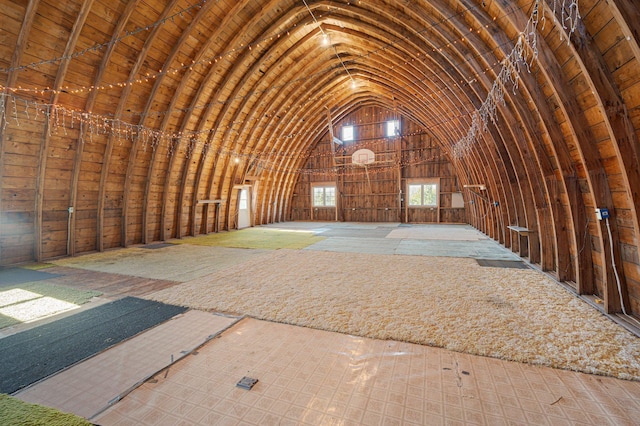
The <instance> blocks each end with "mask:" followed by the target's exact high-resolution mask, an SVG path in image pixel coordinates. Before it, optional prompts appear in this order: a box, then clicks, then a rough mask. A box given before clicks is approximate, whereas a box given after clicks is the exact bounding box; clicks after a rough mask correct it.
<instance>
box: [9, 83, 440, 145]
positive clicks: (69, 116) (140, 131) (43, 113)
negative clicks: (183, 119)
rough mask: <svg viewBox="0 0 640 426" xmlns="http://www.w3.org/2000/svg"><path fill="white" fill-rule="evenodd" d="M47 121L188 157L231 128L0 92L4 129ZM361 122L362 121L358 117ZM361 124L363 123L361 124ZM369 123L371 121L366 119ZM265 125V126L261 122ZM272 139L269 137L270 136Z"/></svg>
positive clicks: (59, 128)
mask: <svg viewBox="0 0 640 426" xmlns="http://www.w3.org/2000/svg"><path fill="white" fill-rule="evenodd" d="M389 114H390V113H389V111H386V112H385V111H381V112H380V115H381V116H388V115H389ZM43 120H46V121H49V122H50V126H48V132H49V134H60V133H61V132H62V133H64V135H68V133H69V132H71V131H78V130H81V129H86V130H87V133H88V136H89V138H88V139H87V140H82V141H81V142H82V143H93V142H94V136H113V137H115V138H116V139H117V140H119V141H120V143H121V144H122V143H124V142H125V141H127V142H133V141H134V140H135V139H137V138H139V139H140V140H141V141H142V149H143V151H146V150H147V149H152V150H155V149H158V148H159V147H165V148H166V150H167V153H168V155H173V154H175V153H176V152H177V147H178V146H180V145H181V144H182V143H183V142H186V143H185V145H186V147H185V156H187V158H189V157H190V156H191V155H193V154H194V152H197V151H198V150H207V149H209V147H208V146H209V145H210V143H207V142H205V140H206V139H207V138H201V136H202V135H203V134H207V135H214V136H215V135H216V134H218V133H222V132H224V131H227V130H229V129H230V128H232V125H229V126H221V127H218V128H214V129H210V130H206V131H203V132H192V133H189V132H174V133H170V132H161V131H158V130H155V129H153V128H150V127H145V126H143V125H136V124H131V123H127V122H124V121H122V120H118V119H113V118H109V117H105V116H99V115H96V114H89V113H86V112H83V111H79V110H70V109H67V108H65V107H63V106H60V105H56V104H45V103H39V102H36V101H33V100H30V99H23V98H19V97H17V96H15V95H13V94H7V93H4V92H0V123H2V126H3V129H6V127H7V125H8V124H13V125H15V126H18V127H19V126H20V125H21V121H28V122H31V123H32V122H34V121H43ZM361 123H364V122H363V121H361ZM362 125H364V124H362ZM369 125H373V123H369ZM265 127H266V126H265ZM315 133H317V132H316V131H314V130H307V131H301V132H297V133H295V134H294V133H292V134H287V135H282V136H280V137H279V139H291V138H293V137H295V136H308V135H313V134H315ZM426 134H429V133H428V132H427V130H424V129H420V130H417V131H415V132H411V133H407V134H404V135H403V136H404V137H413V136H419V135H426ZM270 139H273V138H270ZM383 142H387V138H372V139H368V140H360V141H357V142H356V143H355V144H349V148H350V149H351V148H352V147H353V148H354V149H359V148H367V147H371V146H375V145H379V144H380V143H383ZM216 152H217V154H219V155H228V156H233V157H236V158H243V157H248V156H250V155H257V156H259V157H261V156H268V157H270V158H271V157H290V156H291V154H287V153H283V152H277V153H272V152H270V151H265V152H255V151H254V152H253V153H252V154H243V153H241V152H235V151H229V150H225V149H222V148H221V149H219V150H218V151H216ZM295 155H296V156H300V155H303V156H306V157H310V158H313V157H314V156H322V155H324V154H317V153H315V151H314V149H306V150H300V151H296V154H295Z"/></svg>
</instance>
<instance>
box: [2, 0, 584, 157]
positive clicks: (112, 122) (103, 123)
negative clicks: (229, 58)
mask: <svg viewBox="0 0 640 426" xmlns="http://www.w3.org/2000/svg"><path fill="white" fill-rule="evenodd" d="M559 1H560V0H554V11H555V10H556V3H558V2H559ZM567 1H568V0H562V7H561V20H562V23H563V27H565V28H568V29H569V32H570V34H571V32H572V31H574V30H575V27H576V25H577V19H578V18H579V11H578V7H577V2H571V4H570V5H569V6H568V7H567V6H566V5H565V3H567ZM202 3H204V2H202ZM305 3H306V2H305ZM535 3H536V8H534V13H536V16H537V12H535V10H536V9H537V5H538V0H536V2H535ZM574 3H575V6H574ZM197 5H198V4H197ZM197 5H194V6H193V7H195V6H197ZM567 11H570V12H571V13H569V12H567ZM460 13H463V12H460ZM511 13H512V12H511ZM458 14H459V13H458ZM179 15H180V12H179V13H177V14H175V15H172V16H173V17H175V16H179ZM456 15H457V14H456ZM454 16H455V15H454ZM452 18H453V16H452V17H449V18H446V19H443V20H441V21H440V23H442V22H446V21H447V20H449V19H452ZM167 19H170V18H167ZM495 19H496V18H494V20H495ZM543 19H544V17H543ZM554 19H556V18H555V15H554ZM159 22H161V23H164V21H159ZM567 23H568V25H567ZM435 25H439V23H435V24H433V25H432V27H433V26H435ZM535 25H537V21H536V23H535ZM424 31H425V30H422V31H420V33H422V32H424ZM472 32H473V31H472ZM130 33H131V32H130ZM287 33H288V31H287ZM524 34H525V39H527V40H529V41H528V42H527V43H526V44H527V45H531V46H537V44H536V38H535V37H536V34H535V26H534V31H533V32H532V33H531V34H532V36H531V37H529V35H530V33H529V32H525V33H524ZM463 39H464V37H463ZM398 40H400V38H398ZM398 40H396V41H392V42H391V43H389V45H393V44H394V43H397V42H398ZM521 41H522V37H521V38H520V39H519V42H521ZM454 43H455V42H454ZM449 44H450V43H449ZM520 48H521V50H522V51H524V49H523V48H522V43H520ZM236 50H237V49H234V50H233V51H236ZM434 50H435V48H434ZM514 50H515V49H514ZM534 52H536V53H537V50H534ZM367 55H371V52H368V53H366V54H365V55H362V56H361V57H366V56H367ZM185 67H186V66H185ZM336 68H339V67H338V66H334V67H333V70H335V69H336ZM503 68H504V66H503ZM509 69H511V70H512V69H513V67H511V68H509ZM487 70H488V69H487ZM167 72H169V70H166V71H165V72H164V73H167ZM323 72H326V71H323ZM485 72H486V71H485ZM503 75H505V73H503ZM511 75H513V74H511ZM149 78H155V76H153V75H148V76H147V77H145V79H144V80H145V81H148V79H149ZM303 80H305V78H300V79H297V80H296V81H303ZM471 82H473V80H471ZM516 83H517V81H516ZM120 84H122V83H120ZM286 84H291V83H286ZM468 84H470V82H469V83H468ZM116 85H118V83H116ZM112 86H113V85H112V84H110V85H109V87H112ZM495 86H496V84H495V83H494V87H495ZM282 87H284V85H281V86H279V87H277V88H275V87H274V88H267V89H265V90H261V91H256V92H255V93H264V92H266V91H268V90H276V89H280V88H282ZM0 88H2V92H1V93H0V94H1V95H2V99H1V105H0V114H1V115H2V116H4V117H5V118H7V115H8V114H10V115H11V117H9V120H12V121H13V122H15V123H16V125H19V119H18V114H17V105H18V103H21V104H23V105H24V112H25V113H26V115H27V116H29V109H30V107H34V109H35V112H36V116H37V115H38V114H39V113H40V114H44V115H46V114H50V113H53V114H55V116H56V117H58V118H60V117H61V118H62V121H63V122H64V121H65V119H69V122H70V123H71V126H72V128H73V124H74V122H75V123H83V124H85V125H87V126H85V128H88V129H89V130H90V131H94V130H95V131H97V132H101V134H107V133H108V132H113V134H114V135H115V136H116V137H117V138H119V139H123V138H124V139H130V138H131V137H133V135H139V136H140V137H141V138H142V139H143V141H145V144H144V147H145V148H146V147H147V142H148V143H149V145H151V146H153V147H154V148H155V147H156V146H157V145H158V144H160V143H162V142H163V141H172V142H171V146H173V144H174V143H175V141H179V140H181V139H188V140H190V139H192V138H193V137H197V136H199V135H202V134H212V133H214V134H215V133H216V132H218V131H222V130H224V129H225V128H224V127H223V128H216V129H209V130H204V131H200V132H184V133H183V132H179V133H177V134H176V133H165V132H160V131H157V130H155V129H151V128H148V127H144V126H140V125H136V124H131V123H126V122H124V121H122V120H119V119H113V118H110V117H112V116H113V115H111V116H109V115H107V116H100V115H96V114H92V113H87V112H82V111H76V110H72V109H68V108H65V107H62V106H60V105H52V104H46V103H38V102H35V101H29V100H26V99H19V98H17V97H15V96H14V95H9V94H8V93H9V92H12V93H15V91H17V90H28V89H22V88H18V89H15V88H7V87H4V86H0ZM98 88H104V86H101V87H94V88H93V89H98ZM42 90H44V89H42ZM46 90H50V89H46ZM443 90H444V89H440V90H437V91H434V92H433V93H441V92H442V91H443ZM492 90H493V88H492ZM495 90H496V91H497V90H498V89H497V88H496V89H495ZM250 95H251V94H248V95H247V96H250ZM327 96H328V95H323V96H322V97H321V99H324V98H326V97H327ZM491 99H493V98H491ZM316 100H317V99H316ZM310 101H311V100H310ZM226 102H229V100H227V101H224V102H222V101H221V102H220V103H221V104H223V103H226ZM9 104H11V105H12V106H13V109H12V112H10V111H7V105H9ZM300 106H301V105H300ZM202 107H203V106H197V107H194V109H195V108H202ZM290 108H292V107H290ZM290 108H289V109H290ZM187 110H189V109H181V110H179V111H183V112H184V111H187ZM488 111H491V109H488ZM156 114H160V113H156ZM465 115H468V113H466V114H462V115H460V117H463V116H465ZM476 116H477V111H476V112H475V113H474V117H476ZM253 120H257V118H254V119H253ZM448 121H451V120H445V121H442V122H441V123H445V122H448ZM7 122H8V120H7V119H5V120H4V121H3V123H4V126H6V124H7ZM245 122H246V121H236V122H233V123H231V124H229V125H228V126H226V129H229V128H232V126H233V125H241V124H243V123H245ZM62 128H63V129H66V127H65V126H62ZM64 131H65V132H66V130H64ZM476 132H477V130H476ZM305 133H306V132H298V133H292V134H288V135H282V136H280V137H282V138H292V137H295V136H299V135H302V134H305ZM90 136H92V135H90ZM202 146H205V144H202ZM171 152H173V150H171Z"/></svg>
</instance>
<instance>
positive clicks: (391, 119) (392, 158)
mask: <svg viewBox="0 0 640 426" xmlns="http://www.w3.org/2000/svg"><path fill="white" fill-rule="evenodd" d="M395 123H398V126H396V125H395ZM332 125H333V126H332V127H333V133H332V134H333V135H334V136H335V137H336V138H337V139H338V140H339V142H337V143H335V142H334V144H333V147H332V146H331V142H330V141H332V138H331V134H330V132H329V131H328V130H327V132H326V133H325V134H324V135H322V136H321V138H320V141H319V142H318V143H316V144H315V148H314V149H313V151H311V152H310V153H309V155H308V161H307V163H306V164H305V165H304V167H303V168H302V169H301V170H300V172H299V175H300V177H299V178H298V181H297V183H296V186H295V188H294V190H293V199H292V203H291V210H292V211H291V216H290V219H291V220H324V221H326V220H339V221H349V222H351V221H353V222H401V223H467V219H466V214H465V208H464V201H463V194H462V187H460V186H459V185H458V178H457V176H456V175H455V172H454V167H453V164H452V163H451V161H449V159H448V158H447V156H446V155H445V154H444V152H443V151H442V150H441V149H440V145H439V144H438V143H437V141H435V140H434V139H433V137H432V136H431V135H430V134H428V133H427V132H425V131H424V130H423V129H422V128H421V126H419V125H418V124H416V123H414V122H412V121H411V120H409V119H406V118H404V117H401V116H399V115H398V114H397V113H395V112H394V111H393V110H390V109H387V108H382V107H376V106H360V107H357V108H356V109H355V110H354V111H353V112H352V113H350V114H348V115H346V116H345V117H344V118H343V119H342V120H340V121H339V122H337V123H333V122H332ZM388 126H393V129H394V130H393V131H390V130H391V129H388ZM345 127H349V128H351V129H353V140H342V139H340V138H341V137H342V136H343V135H342V131H343V129H344V128H345ZM395 129H397V131H395ZM363 149H364V150H369V151H371V152H372V153H373V154H374V157H372V158H371V160H372V163H370V164H366V165H361V164H358V161H357V160H358V154H356V153H360V152H361V150H363ZM354 154H356V157H355V159H356V162H354V157H353V156H354ZM361 155H363V154H361ZM365 166H366V167H365ZM422 182H429V183H432V184H434V185H436V187H437V191H438V194H437V196H436V197H435V198H434V200H433V201H434V205H411V203H410V202H409V195H408V192H409V191H408V185H411V184H413V185H416V184H420V183H422ZM318 187H334V188H336V195H335V200H332V201H335V202H332V203H331V205H329V206H326V205H318V204H322V200H320V203H314V201H313V188H318ZM414 204H418V203H417V201H414Z"/></svg>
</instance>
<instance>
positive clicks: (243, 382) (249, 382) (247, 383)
mask: <svg viewBox="0 0 640 426" xmlns="http://www.w3.org/2000/svg"><path fill="white" fill-rule="evenodd" d="M256 383H258V379H252V378H251V377H246V376H245V377H243V378H242V379H240V381H239V382H238V383H237V384H236V386H237V387H239V388H242V389H247V390H251V388H252V387H253V386H254V385H255V384H256Z"/></svg>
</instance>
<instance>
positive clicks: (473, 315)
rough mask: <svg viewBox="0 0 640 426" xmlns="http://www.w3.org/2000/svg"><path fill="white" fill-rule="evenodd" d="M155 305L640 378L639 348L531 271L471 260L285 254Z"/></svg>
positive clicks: (162, 296) (170, 293)
mask: <svg viewBox="0 0 640 426" xmlns="http://www.w3.org/2000/svg"><path fill="white" fill-rule="evenodd" d="M149 297H150V298H152V299H154V300H158V301H163V302H166V303H172V304H180V305H185V306H189V307H192V308H198V309H210V310H214V311H222V312H233V313H238V314H247V315H250V316H253V317H256V318H260V319H266V320H272V321H277V322H283V323H290V324H296V325H301V326H307V327H313V328H318V329H323V330H330V331H338V332H341V333H348V334H353V335H359V336H366V337H372V338H377V339H394V340H400V341H407V342H414V343H421V344H427V345H433V346H439V347H443V348H446V349H450V350H455V351H460V352H466V353H470V354H477V355H486V356H491V357H497V358H502V359H508V360H514V361H520V362H527V363H531V364H538V365H547V366H553V367H557V368H563V369H570V370H576V371H583V372H587V373H595V374H604V375H610V376H613V377H618V378H625V379H636V380H638V379H640V339H638V338H637V337H635V336H634V335H632V334H631V333H629V332H627V331H626V330H624V329H623V328H621V327H619V326H618V325H616V324H615V323H613V322H612V321H610V320H609V319H607V318H606V317H604V316H603V315H601V314H600V313H598V312H597V311H595V310H594V309H593V308H592V307H590V306H588V305H587V304H586V303H584V302H583V301H581V300H580V299H578V298H576V297H575V296H573V295H571V294H570V293H568V292H567V291H565V290H563V289H562V288H561V287H560V286H559V285H558V284H557V283H555V282H553V281H552V280H550V279H549V278H547V277H546V276H544V275H542V274H540V273H538V272H536V271H533V270H515V269H500V268H487V267H480V266H478V265H477V263H476V262H475V260H473V259H462V258H444V257H442V258H439V257H421V256H398V255H395V256H393V255H370V254H354V253H348V254H347V253H333V252H315V251H304V250H303V251H293V250H278V251H273V252H267V253H264V254H262V255H261V256H256V257H254V258H252V259H249V260H247V261H246V262H245V263H243V264H241V265H235V266H234V267H233V268H227V269H224V270H219V271H217V272H215V273H213V274H211V275H208V276H205V277H200V278H196V279H194V280H193V281H190V282H187V283H184V284H181V285H179V286H175V287H172V288H169V289H166V290H162V291H160V292H157V293H154V294H152V295H151V296H149Z"/></svg>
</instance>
